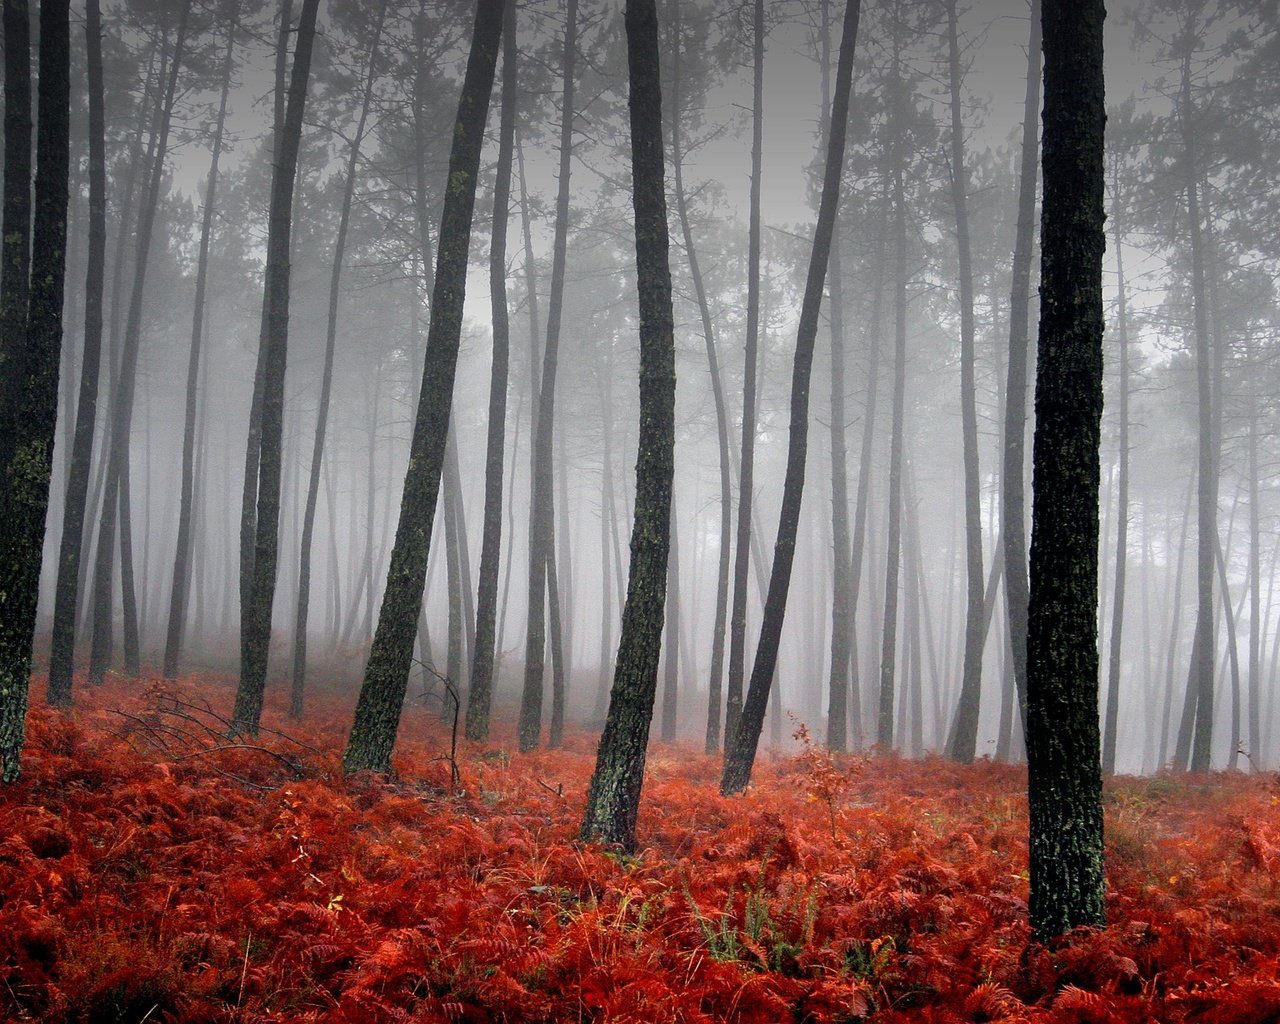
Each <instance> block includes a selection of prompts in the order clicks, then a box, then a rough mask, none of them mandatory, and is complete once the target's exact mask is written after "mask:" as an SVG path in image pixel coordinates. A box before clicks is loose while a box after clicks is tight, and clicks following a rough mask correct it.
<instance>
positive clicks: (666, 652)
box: [659, 495, 680, 743]
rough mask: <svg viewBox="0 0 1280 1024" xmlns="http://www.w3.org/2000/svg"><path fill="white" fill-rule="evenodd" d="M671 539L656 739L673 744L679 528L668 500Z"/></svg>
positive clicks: (677, 699)
mask: <svg viewBox="0 0 1280 1024" xmlns="http://www.w3.org/2000/svg"><path fill="white" fill-rule="evenodd" d="M671 504H672V509H671V541H670V545H671V546H670V547H669V548H668V550H667V607H666V622H665V626H664V629H665V634H664V638H663V641H662V656H663V659H664V661H665V665H664V672H663V680H662V724H661V729H660V731H659V738H660V739H661V740H662V742H663V743H673V742H675V738H676V713H677V711H678V709H679V704H680V531H679V529H678V527H677V525H676V524H677V523H678V521H679V518H678V516H677V513H676V509H675V497H674V495H673V496H672V500H671Z"/></svg>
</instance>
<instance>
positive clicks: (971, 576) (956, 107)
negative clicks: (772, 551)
mask: <svg viewBox="0 0 1280 1024" xmlns="http://www.w3.org/2000/svg"><path fill="white" fill-rule="evenodd" d="M957 8H958V0H947V50H948V53H949V56H950V60H949V64H950V83H951V205H952V207H953V208H954V210H955V218H956V246H957V248H958V250H959V262H960V424H961V428H960V432H961V434H962V446H963V449H964V540H965V543H964V548H965V578H966V581H967V586H966V587H965V596H966V606H965V623H964V667H963V671H962V675H961V681H960V702H959V705H958V707H957V708H956V717H955V722H954V724H953V726H952V730H951V737H950V742H948V744H947V753H948V754H949V756H950V757H951V758H952V760H955V761H959V762H961V763H962V764H968V763H970V762H971V761H972V760H973V757H974V754H975V753H977V749H978V712H979V711H980V710H981V705H982V648H983V639H984V637H985V636H986V631H985V630H984V629H983V625H982V598H983V590H982V576H983V567H982V493H981V491H982V485H981V480H980V478H979V476H978V408H977V396H976V394H975V391H976V390H977V386H976V384H975V382H974V366H973V363H974V351H973V349H974V323H973V260H972V257H971V256H970V247H969V171H968V168H967V167H966V165H965V149H964V123H963V121H962V120H961V117H960V28H959V11H958V9H957Z"/></svg>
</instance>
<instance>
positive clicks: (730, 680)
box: [724, 0, 764, 743]
mask: <svg viewBox="0 0 1280 1024" xmlns="http://www.w3.org/2000/svg"><path fill="white" fill-rule="evenodd" d="M752 11H753V15H752V38H753V40H754V43H753V47H752V62H753V71H752V105H751V111H752V113H751V194H750V214H749V221H748V228H747V325H746V326H747V337H746V352H745V354H744V358H743V374H742V464H741V466H740V468H739V471H738V524H737V530H736V532H735V535H734V554H733V603H732V605H731V606H730V610H729V673H728V677H727V681H726V683H725V717H724V734H725V739H726V743H727V742H728V740H729V738H730V737H732V736H733V735H734V734H735V733H736V732H737V729H738V719H739V718H740V717H741V715H742V686H743V679H744V677H745V675H746V658H747V571H748V568H749V565H750V561H751V509H752V504H753V488H754V486H755V451H756V367H757V364H758V362H759V358H760V357H759V344H760V178H761V173H762V167H763V160H762V157H761V153H762V137H763V132H764V0H755V3H754V5H753V7H752Z"/></svg>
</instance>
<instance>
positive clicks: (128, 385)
mask: <svg viewBox="0 0 1280 1024" xmlns="http://www.w3.org/2000/svg"><path fill="white" fill-rule="evenodd" d="M189 14H190V4H189V3H188V4H184V5H183V7H182V11H181V14H180V15H179V21H178V29H177V35H176V37H175V39H174V45H173V53H172V54H171V55H170V62H169V69H168V82H167V83H166V86H165V90H164V93H163V95H161V96H158V97H157V104H158V106H157V112H156V113H157V118H156V123H155V126H154V131H153V135H152V150H153V152H152V157H151V162H150V164H149V165H148V171H149V180H148V184H147V189H146V193H145V199H144V200H143V206H142V208H141V210H140V212H139V218H138V227H137V238H136V243H135V253H134V268H133V287H132V290H131V291H130V294H129V310H128V313H127V315H126V318H125V328H124V339H123V344H122V350H121V353H120V369H119V373H118V374H117V376H116V391H115V395H114V396H113V398H112V403H111V406H112V407H111V429H110V447H109V448H108V450H107V452H106V458H107V475H106V481H105V484H104V486H103V498H102V512H101V518H100V520H99V523H98V549H97V553H96V556H95V564H94V576H93V646H92V649H91V651H90V660H89V679H90V681H91V682H93V683H101V682H102V680H103V678H104V677H105V675H106V672H107V668H108V663H109V661H110V658H111V633H112V622H111V577H112V566H113V559H112V555H113V554H114V550H115V541H116V534H117V530H118V531H119V535H120V563H121V570H120V572H121V587H122V590H123V591H124V598H125V630H126V633H127V634H128V635H127V637H126V646H127V647H128V648H131V649H127V650H126V655H125V660H126V663H127V664H126V668H128V669H132V668H134V667H135V666H134V665H133V664H132V663H133V662H134V661H135V659H136V657H137V654H136V644H137V638H136V634H137V619H136V615H135V614H134V613H133V610H132V608H131V603H132V586H131V585H130V584H131V576H132V565H133V555H132V536H131V534H130V532H129V531H128V528H127V527H128V523H129V479H128V477H129V431H130V425H131V423H132V421H133V399H134V392H135V388H136V385H137V376H138V349H139V347H140V345H141V341H142V303H143V294H144V289H145V287H146V279H147V264H148V260H149V256H150V251H151V235H152V229H153V227H154V225H155V217H156V208H157V206H158V205H159V202H160V187H161V181H162V176H163V173H164V161H165V156H166V154H167V151H168V142H169V126H170V122H171V120H172V117H173V105H174V99H175V95H176V91H177V84H178V70H179V68H180V67H181V64H182V58H183V55H184V44H185V41H186V29H187V20H188V16H189ZM122 230H123V225H122Z"/></svg>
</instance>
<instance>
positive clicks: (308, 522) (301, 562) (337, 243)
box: [289, 2, 387, 718]
mask: <svg viewBox="0 0 1280 1024" xmlns="http://www.w3.org/2000/svg"><path fill="white" fill-rule="evenodd" d="M386 15H387V4H386V3H385V2H384V3H382V4H380V5H379V7H378V21H377V24H376V25H375V26H374V30H373V39H372V41H371V42H370V43H369V61H368V65H367V68H366V71H365V79H364V94H363V97H362V99H361V103H360V116H359V118H358V119H357V121H356V131H355V135H354V136H352V140H351V149H350V151H349V152H348V153H347V171H346V180H345V182H344V184H343V191H342V211H341V213H339V215H338V234H337V237H336V238H335V239H334V243H333V265H332V267H331V269H330V271H329V315H328V319H327V321H326V327H325V337H324V364H323V366H322V368H321V370H320V398H319V401H318V403H317V405H316V430H315V436H314V439H313V441H312V444H311V469H310V471H309V473H308V476H307V497H306V501H305V504H304V506H303V511H302V546H301V551H300V552H299V558H298V607H297V613H296V615H295V617H294V626H293V679H292V683H291V685H290V692H289V711H290V714H292V715H293V717H294V718H300V717H301V716H302V695H303V691H304V690H305V688H306V677H307V618H308V612H309V610H310V605H311V547H312V540H313V537H314V534H315V526H316V504H317V502H318V501H319V498H320V467H321V464H322V463H323V461H324V442H325V434H326V432H327V431H328V427H329V400H330V397H331V395H332V394H333V358H334V350H335V348H336V347H337V339H338V300H339V298H340V295H341V292H340V286H341V284H342V265H343V258H344V256H345V254H346V248H347V229H348V226H349V225H350V223H351V204H352V202H353V201H354V200H355V191H356V170H357V168H358V167H359V163H360V147H361V145H362V144H363V142H364V133H365V127H366V125H367V124H368V121H369V107H370V105H371V103H372V101H373V85H374V81H375V78H376V68H377V60H378V45H379V43H380V42H381V40H382V26H383V23H384V21H385V20H386Z"/></svg>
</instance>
